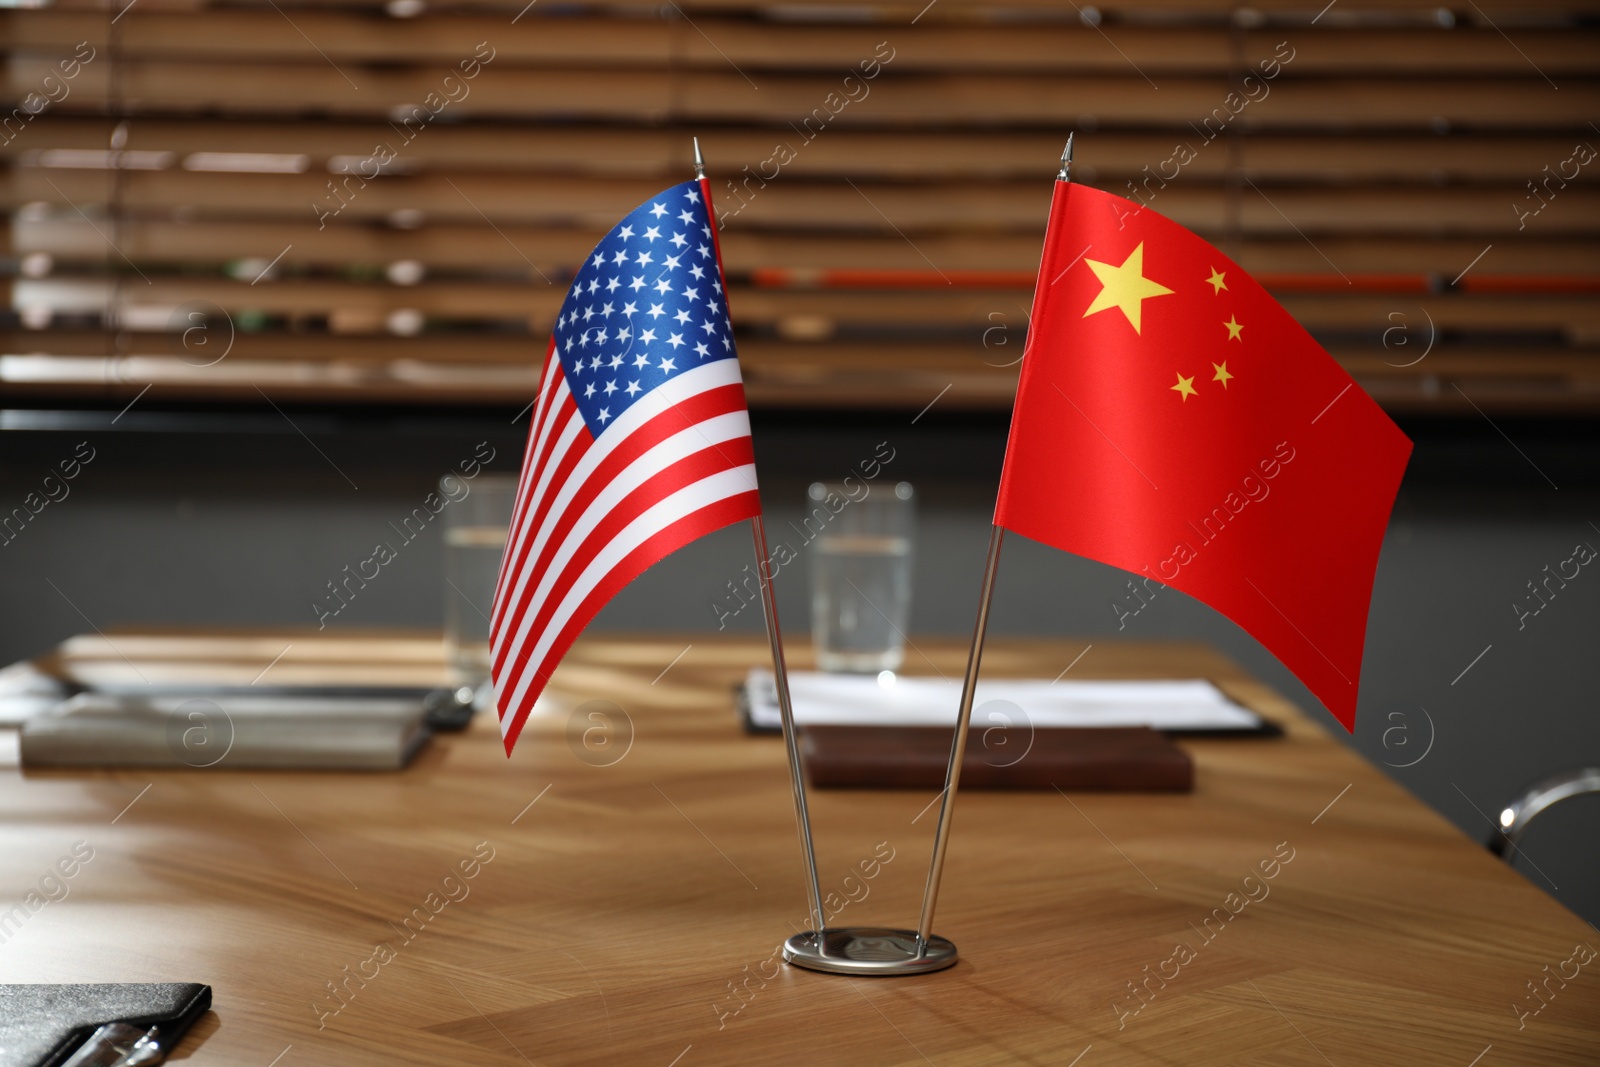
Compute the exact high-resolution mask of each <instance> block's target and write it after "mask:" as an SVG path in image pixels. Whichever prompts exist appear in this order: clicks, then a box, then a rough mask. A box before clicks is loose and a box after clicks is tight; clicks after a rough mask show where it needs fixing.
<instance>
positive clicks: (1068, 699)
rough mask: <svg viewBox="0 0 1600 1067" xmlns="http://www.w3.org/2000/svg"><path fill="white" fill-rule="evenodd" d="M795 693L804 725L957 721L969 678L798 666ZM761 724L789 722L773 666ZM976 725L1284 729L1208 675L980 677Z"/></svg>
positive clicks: (756, 715) (766, 727) (762, 689)
mask: <svg viewBox="0 0 1600 1067" xmlns="http://www.w3.org/2000/svg"><path fill="white" fill-rule="evenodd" d="M789 692H790V695H791V697H792V699H793V701H794V717H795V722H796V724H797V725H800V726H811V725H819V726H820V725H828V726H848V725H856V726H891V725H899V726H950V725H952V724H953V723H954V722H955V717H956V709H957V707H958V706H959V704H960V701H961V682H960V680H959V679H954V678H952V679H950V680H948V681H946V680H943V679H939V678H908V677H905V676H895V678H894V681H893V682H892V683H890V684H887V685H885V684H881V683H880V682H879V681H878V679H877V677H875V676H873V675H865V674H822V673H818V672H814V671H792V672H790V674H789ZM743 696H744V701H743V702H744V704H745V709H746V714H747V716H748V719H749V722H750V726H751V729H754V730H758V731H772V730H777V729H779V728H780V726H781V722H782V720H781V717H780V715H779V711H778V692H777V687H776V685H774V683H773V680H772V672H771V671H769V670H762V669H759V668H757V669H754V670H752V671H751V672H750V674H749V676H748V677H747V678H746V679H745V684H744V694H743ZM972 721H973V723H974V724H976V725H979V726H994V725H1001V726H1021V725H1024V724H1025V723H1031V724H1032V725H1033V726H1035V727H1039V728H1047V727H1089V726H1148V727H1151V728H1153V729H1156V730H1165V731H1171V732H1182V733H1218V734H1227V733H1240V734H1248V733H1261V732H1276V728H1275V727H1274V726H1273V725H1272V724H1271V723H1269V722H1267V720H1265V719H1263V718H1261V716H1259V715H1257V714H1256V713H1255V712H1253V711H1250V710H1248V709H1247V708H1243V707H1241V706H1240V705H1238V704H1236V703H1235V702H1234V701H1232V700H1230V699H1229V698H1228V696H1227V694H1225V693H1223V692H1222V690H1220V689H1218V688H1217V687H1216V686H1215V685H1213V684H1212V683H1211V682H1208V681H1206V680H1205V679H1202V678H1185V679H1161V680H1155V681H1147V680H1118V681H1072V682H1066V681H1062V682H1050V681H1046V680H1043V679H1010V678H996V679H993V680H984V681H980V682H979V683H978V691H977V693H976V694H975V696H974V699H973V702H972Z"/></svg>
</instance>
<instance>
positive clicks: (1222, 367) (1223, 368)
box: [1211, 360, 1233, 389]
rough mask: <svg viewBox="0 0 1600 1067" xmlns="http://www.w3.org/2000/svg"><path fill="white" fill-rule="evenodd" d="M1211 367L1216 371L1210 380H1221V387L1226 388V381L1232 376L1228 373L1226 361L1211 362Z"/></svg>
mask: <svg viewBox="0 0 1600 1067" xmlns="http://www.w3.org/2000/svg"><path fill="white" fill-rule="evenodd" d="M1211 369H1212V370H1214V371H1216V372H1217V373H1215V374H1213V375H1212V376H1211V380H1212V381H1214V382H1221V383H1222V387H1223V388H1224V389H1226V388H1227V387H1228V382H1229V381H1231V380H1232V378H1233V375H1231V374H1229V373H1228V361H1227V360H1223V361H1222V362H1221V363H1213V364H1211Z"/></svg>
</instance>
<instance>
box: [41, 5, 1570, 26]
mask: <svg viewBox="0 0 1600 1067" xmlns="http://www.w3.org/2000/svg"><path fill="white" fill-rule="evenodd" d="M386 2H387V0H283V2H282V3H279V4H278V6H279V7H281V8H283V9H284V10H285V11H287V12H293V13H299V12H306V11H317V10H325V9H329V8H341V9H354V10H365V11H372V12H377V11H382V10H384V9H385V7H386ZM56 6H58V7H60V8H62V9H64V10H76V11H82V10H89V11H100V12H106V13H107V14H110V13H112V11H111V9H112V8H116V5H115V3H114V2H113V3H108V2H107V0H57V4H56ZM141 6H148V7H149V8H151V9H152V10H161V11H197V10H201V9H205V8H209V7H211V6H213V2H212V0H143V3H142V4H141ZM428 6H429V8H430V9H437V10H441V11H452V12H455V11H472V12H477V11H495V12H501V13H503V14H504V15H505V16H506V17H508V18H510V17H514V16H516V15H517V14H518V13H519V12H521V11H523V10H524V9H526V8H527V6H528V4H527V3H526V0H430V3H429V5H428ZM675 6H676V7H677V8H678V9H679V10H681V11H684V12H686V13H708V14H709V13H741V14H750V15H755V16H759V17H764V18H768V19H771V20H774V21H780V22H813V21H817V20H822V21H859V20H861V19H862V18H863V17H873V18H877V19H879V20H881V21H885V22H892V23H910V22H912V20H913V19H931V20H942V19H958V20H962V21H982V20H990V19H1000V20H1009V19H1013V18H1016V17H1018V16H1019V15H1030V16H1033V17H1035V18H1053V19H1056V20H1064V19H1068V20H1076V19H1079V18H1081V15H1080V14H1079V12H1078V11H1077V10H1074V9H1071V8H1066V9H1063V6H1062V4H1061V3H1060V0H1005V2H1004V3H1003V4H996V3H995V2H994V0H933V2H930V0H874V2H873V3H871V4H870V5H862V4H856V3H848V2H840V3H804V2H799V0H675ZM561 7H562V9H563V10H566V11H592V12H610V13H635V14H639V13H644V14H649V13H654V12H655V11H657V10H658V9H659V7H660V5H659V3H658V2H657V0H564V2H563V3H562V5H561ZM1237 7H1238V5H1237V4H1236V3H1235V2H1234V0H1113V2H1111V3H1102V4H1097V5H1095V8H1096V10H1097V11H1098V12H1100V13H1101V14H1102V16H1103V17H1104V18H1106V19H1107V20H1109V21H1111V22H1113V23H1115V22H1117V21H1119V20H1135V21H1136V20H1139V19H1141V18H1154V19H1159V20H1163V21H1165V20H1170V19H1172V18H1174V17H1179V18H1184V19H1186V20H1188V21H1189V22H1191V23H1195V22H1200V21H1202V20H1207V19H1209V20H1222V21H1233V20H1235V19H1237V18H1238V17H1239V16H1238V15H1237V14H1236V10H1237ZM119 10H120V9H119ZM1249 10H1250V12H1251V13H1252V14H1253V15H1265V16H1268V17H1273V18H1278V19H1283V20H1285V21H1289V22H1292V23H1294V24H1310V23H1312V22H1313V20H1315V21H1316V22H1318V23H1322V22H1327V23H1332V24H1335V25H1343V24H1347V23H1351V22H1355V23H1360V22H1362V21H1363V20H1366V21H1371V22H1373V23H1375V24H1380V25H1382V24H1389V23H1392V22H1396V21H1400V20H1405V21H1408V22H1409V21H1426V22H1436V21H1437V20H1438V17H1439V10H1440V9H1439V7H1438V6H1437V5H1435V4H1430V3H1426V2H1418V0H1344V2H1343V3H1340V4H1338V5H1337V6H1336V7H1331V10H1323V9H1321V8H1318V7H1316V6H1315V5H1307V4H1305V3H1304V2H1303V0H1257V2H1254V3H1252V4H1251V5H1250V9H1249ZM1597 11H1600V5H1596V3H1594V0H1486V2H1484V3H1481V4H1476V3H1475V4H1473V5H1471V8H1470V9H1469V10H1464V11H1461V12H1454V11H1453V9H1452V13H1453V14H1454V15H1455V17H1456V19H1457V20H1458V21H1462V22H1471V21H1485V20H1493V21H1495V22H1497V23H1498V22H1503V23H1507V24H1510V25H1520V24H1523V22H1538V21H1547V20H1550V19H1563V20H1571V19H1577V18H1582V17H1584V16H1587V15H1593V14H1595V13H1596V12H1597Z"/></svg>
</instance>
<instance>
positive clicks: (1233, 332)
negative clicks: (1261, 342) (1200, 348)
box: [1222, 315, 1244, 344]
mask: <svg viewBox="0 0 1600 1067" xmlns="http://www.w3.org/2000/svg"><path fill="white" fill-rule="evenodd" d="M1222 325H1224V326H1226V327H1227V328H1228V340H1230V341H1238V342H1239V343H1240V344H1244V338H1243V337H1240V336H1239V331H1241V330H1243V329H1244V326H1243V324H1241V323H1240V322H1239V321H1238V320H1236V319H1235V318H1234V317H1233V316H1232V315H1229V316H1228V321H1227V322H1225V323H1223V324H1222Z"/></svg>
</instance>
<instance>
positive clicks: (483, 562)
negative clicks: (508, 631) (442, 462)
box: [439, 474, 517, 687]
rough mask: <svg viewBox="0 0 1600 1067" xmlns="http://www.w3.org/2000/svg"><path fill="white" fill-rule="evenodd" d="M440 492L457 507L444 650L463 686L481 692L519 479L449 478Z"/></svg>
mask: <svg viewBox="0 0 1600 1067" xmlns="http://www.w3.org/2000/svg"><path fill="white" fill-rule="evenodd" d="M463 485H465V486H466V487H467V492H466V495H465V496H462V486H463ZM439 491H440V494H441V495H442V496H444V497H445V498H446V499H449V500H453V501H454V502H453V503H451V504H450V505H449V506H448V507H446V508H445V512H444V516H445V530H444V580H445V587H444V604H445V607H444V639H445V647H446V649H447V651H448V653H449V656H450V664H451V666H452V667H454V668H455V670H456V672H457V673H458V674H459V675H460V680H461V683H462V684H464V685H470V686H474V687H478V686H481V685H482V684H483V683H484V682H486V681H488V680H489V612H490V606H491V604H492V603H493V601H494V583H495V580H496V579H497V578H499V576H500V557H501V556H502V555H503V554H504V553H505V548H506V532H507V531H508V530H509V529H510V527H511V508H512V504H513V503H514V502H515V500H516V497H517V479H516V477H515V476H514V475H510V474H480V475H478V476H477V477H476V478H473V479H470V480H469V479H466V478H462V477H461V476H459V475H455V474H447V475H445V476H444V477H443V478H442V479H440V482H439Z"/></svg>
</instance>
